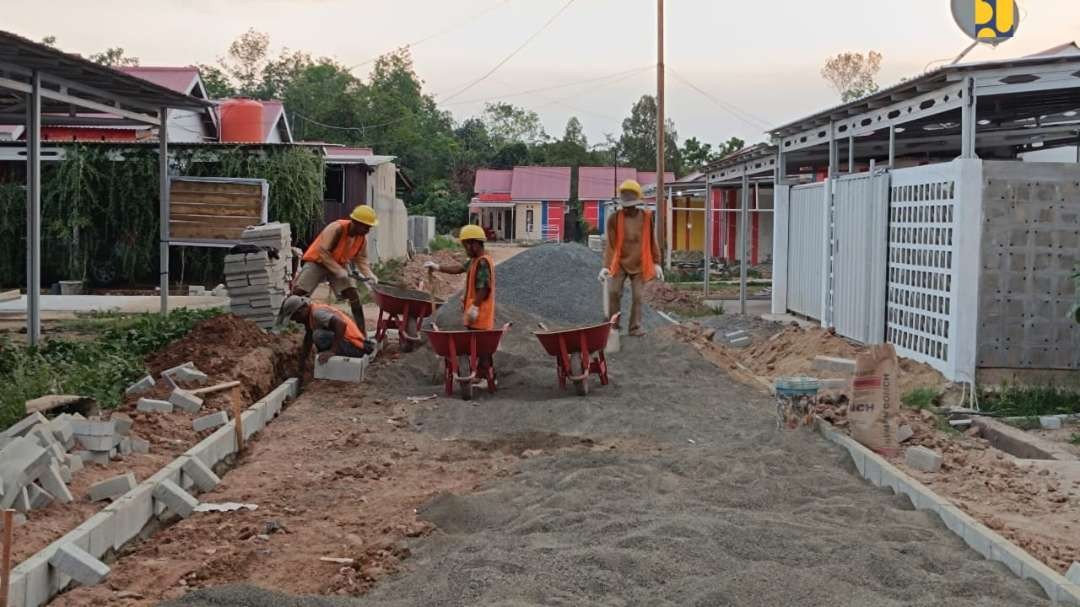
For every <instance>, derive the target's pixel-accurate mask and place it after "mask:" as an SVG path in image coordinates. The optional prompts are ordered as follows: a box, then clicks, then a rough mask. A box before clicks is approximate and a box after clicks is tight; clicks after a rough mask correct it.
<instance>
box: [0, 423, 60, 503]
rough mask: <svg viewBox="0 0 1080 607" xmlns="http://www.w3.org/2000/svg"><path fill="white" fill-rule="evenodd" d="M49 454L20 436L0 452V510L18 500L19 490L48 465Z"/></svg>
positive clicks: (28, 439) (33, 442)
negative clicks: (0, 489) (0, 486)
mask: <svg viewBox="0 0 1080 607" xmlns="http://www.w3.org/2000/svg"><path fill="white" fill-rule="evenodd" d="M50 459H51V454H50V452H49V451H48V450H46V449H43V448H42V447H41V446H40V445H38V444H37V443H36V442H35V441H34V439H32V438H29V437H25V436H21V437H18V438H16V439H14V440H12V441H10V442H9V443H7V444H6V445H5V446H4V448H3V449H2V450H0V483H2V484H3V491H0V494H2V495H0V508H7V507H9V506H11V504H12V503H13V502H14V501H15V500H16V499H18V498H19V493H20V491H19V490H20V489H21V488H22V487H23V486H24V485H26V484H27V483H28V482H30V481H31V480H33V479H35V478H37V477H38V476H39V475H40V474H41V471H42V470H43V469H44V468H45V467H47V466H48V465H49V461H50Z"/></svg>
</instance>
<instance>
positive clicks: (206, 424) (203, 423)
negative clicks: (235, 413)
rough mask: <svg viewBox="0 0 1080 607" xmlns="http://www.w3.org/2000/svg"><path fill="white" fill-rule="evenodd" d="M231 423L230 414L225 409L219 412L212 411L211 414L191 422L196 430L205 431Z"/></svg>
mask: <svg viewBox="0 0 1080 607" xmlns="http://www.w3.org/2000/svg"><path fill="white" fill-rule="evenodd" d="M227 423H229V414H228V413H226V412H224V411H218V412H217V413H211V414H210V415H204V416H203V417H200V418H198V419H196V420H195V421H193V422H191V426H192V427H193V428H194V429H195V431H196V432H203V431H205V430H210V429H213V428H217V427H220V426H224V425H225V424H227Z"/></svg>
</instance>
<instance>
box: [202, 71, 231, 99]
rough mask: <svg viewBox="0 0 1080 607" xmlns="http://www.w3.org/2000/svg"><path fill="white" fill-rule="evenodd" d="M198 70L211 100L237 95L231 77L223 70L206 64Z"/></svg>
mask: <svg viewBox="0 0 1080 607" xmlns="http://www.w3.org/2000/svg"><path fill="white" fill-rule="evenodd" d="M198 68H199V77H200V78H202V82H203V86H204V87H206V94H207V95H209V96H210V98H211V99H225V98H226V97H232V96H234V95H236V89H235V88H233V85H232V82H230V81H229V76H228V75H227V74H225V72H224V71H222V69H221V68H219V67H215V66H213V65H205V64H200V65H199V66H198Z"/></svg>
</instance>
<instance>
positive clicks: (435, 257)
mask: <svg viewBox="0 0 1080 607" xmlns="http://www.w3.org/2000/svg"><path fill="white" fill-rule="evenodd" d="M428 261H434V262H435V263H437V264H440V265H443V264H452V263H464V262H465V253H464V251H457V252H454V251H436V252H435V253H433V254H431V255H424V254H417V255H416V256H414V257H413V258H412V259H411V260H410V261H409V262H408V263H407V264H405V268H404V269H402V277H401V282H402V286H403V287H406V288H409V289H417V290H420V291H425V292H427V291H429V290H430V285H429V282H430V283H433V284H434V287H435V296H436V297H439V298H442V299H446V298H447V297H450V296H451V295H453V294H454V293H456V292H458V291H460V290H461V288H462V287H464V286H465V275H464V274H457V275H451V274H443V273H441V272H435V273H434V274H432V275H430V279H429V274H428V271H427V270H426V269H424V263H425V262H428Z"/></svg>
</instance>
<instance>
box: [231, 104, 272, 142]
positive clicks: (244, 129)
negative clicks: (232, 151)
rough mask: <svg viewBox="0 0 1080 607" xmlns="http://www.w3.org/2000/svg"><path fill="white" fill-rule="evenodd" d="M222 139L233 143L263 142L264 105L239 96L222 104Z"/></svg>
mask: <svg viewBox="0 0 1080 607" xmlns="http://www.w3.org/2000/svg"><path fill="white" fill-rule="evenodd" d="M221 140H222V141H225V142H233V143H238V142H239V143H252V142H262V140H263V105H262V103H259V102H258V101H255V100H254V99H248V98H246V97H238V98H236V99H229V100H228V101H226V102H225V103H222V104H221Z"/></svg>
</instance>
